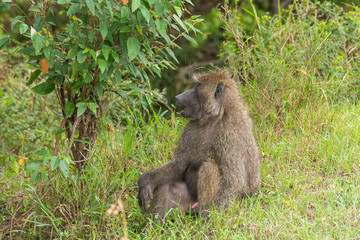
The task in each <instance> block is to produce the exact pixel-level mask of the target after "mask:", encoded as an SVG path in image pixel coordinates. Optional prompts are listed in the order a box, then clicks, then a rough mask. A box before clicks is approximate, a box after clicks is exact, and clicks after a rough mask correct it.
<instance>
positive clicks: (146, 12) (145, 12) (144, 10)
mask: <svg viewBox="0 0 360 240" xmlns="http://www.w3.org/2000/svg"><path fill="white" fill-rule="evenodd" d="M140 11H141V13H142V15H143V17H144V18H145V20H146V22H147V23H149V22H150V11H149V9H147V8H146V7H145V6H144V5H141V6H140Z"/></svg>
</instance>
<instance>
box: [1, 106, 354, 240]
mask: <svg viewBox="0 0 360 240" xmlns="http://www.w3.org/2000/svg"><path fill="white" fill-rule="evenodd" d="M250 108H251V103H250ZM283 115H284V120H283V121H282V124H279V123H278V121H277V120H275V119H274V120H271V119H270V120H268V121H267V122H257V121H255V124H254V125H255V126H254V130H255V133H256V136H257V139H258V142H259V146H260V149H261V151H262V154H263V159H262V168H261V173H262V184H261V188H260V189H259V191H258V192H257V193H256V194H255V195H254V196H252V197H250V198H246V199H244V200H243V201H241V202H239V203H233V204H232V205H231V206H230V208H229V210H227V211H224V212H220V213H218V212H212V213H211V215H210V220H209V222H208V223H206V224H201V223H200V221H198V219H196V218H195V217H190V216H185V215H182V214H175V218H174V221H173V222H169V223H167V224H166V226H165V227H164V228H161V227H160V229H163V230H162V231H161V230H159V229H153V228H152V226H151V224H148V223H149V221H150V220H149V219H148V218H147V217H148V216H144V215H142V214H141V213H140V209H139V208H138V206H137V200H136V195H137V184H136V179H137V177H138V175H139V173H140V171H147V170H150V169H152V168H154V167H157V166H160V165H162V164H164V163H165V162H167V161H168V159H171V156H172V152H173V150H174V148H175V146H176V141H177V139H178V138H179V134H180V132H181V129H182V127H183V126H184V124H185V122H184V121H183V120H182V119H181V118H172V120H166V119H164V118H159V119H157V118H152V119H151V120H150V121H149V122H144V121H142V120H141V119H139V118H137V119H136V118H134V119H135V120H134V119H133V120H132V122H129V123H128V125H127V126H126V127H125V126H123V127H119V128H118V129H115V130H114V132H110V131H107V130H106V129H105V126H104V130H103V131H102V134H101V137H100V138H99V140H98V146H97V148H96V151H95V153H94V154H93V156H92V158H91V159H90V164H89V166H88V167H87V168H86V170H85V172H84V174H83V175H81V176H78V175H77V174H76V173H75V172H71V174H70V176H69V177H68V178H64V177H62V176H60V177H59V179H58V180H56V183H55V185H54V187H53V188H51V190H50V192H49V193H48V194H47V196H46V197H45V198H44V199H43V200H42V201H39V200H38V197H37V196H36V194H34V192H33V191H32V190H31V187H30V186H26V185H23V186H22V188H19V189H17V191H16V192H13V193H12V194H10V195H11V196H12V197H14V198H16V199H10V198H8V199H2V200H1V201H2V204H3V205H2V210H1V214H2V216H3V217H8V215H9V214H11V209H12V208H14V206H15V207H16V206H18V205H19V202H17V201H20V200H21V199H22V198H25V199H28V200H27V201H28V202H29V203H30V202H37V208H36V210H34V211H33V212H32V214H31V215H30V216H29V217H28V218H27V219H26V220H25V219H24V220H23V221H21V224H20V225H17V226H15V228H14V229H13V232H12V233H11V234H12V236H13V237H15V238H22V239H34V238H40V236H42V237H43V239H48V238H49V237H55V236H57V237H60V236H61V235H62V236H63V238H64V239H67V238H69V239H79V238H80V239H113V238H117V237H119V236H123V235H124V227H123V226H124V224H123V220H122V218H121V216H118V217H108V216H105V215H104V213H105V212H106V210H107V209H108V208H109V207H110V205H111V204H113V203H115V202H116V201H117V199H118V197H121V199H122V202H123V204H124V205H125V213H126V216H127V217H126V219H127V220H126V221H127V231H128V234H129V239H168V238H170V239H173V238H179V239H208V238H211V239H241V238H244V239H252V238H254V239H257V238H271V239H272V238H286V239H327V238H336V239H339V238H340V239H356V238H358V237H359V236H360V222H359V221H360V215H359V208H360V188H359V185H360V176H359V175H358V171H359V154H358V153H359V152H360V149H359V148H360V147H359V142H360V135H359V132H360V125H359V124H358V122H359V119H360V108H359V107H358V106H356V105H349V104H344V105H341V104H339V105H334V106H331V107H330V108H327V107H326V105H325V104H324V105H319V108H317V109H314V108H308V107H305V108H303V109H302V110H301V111H299V112H284V113H283ZM155 116H157V115H155ZM254 119H256V117H254ZM9 167H10V164H8V163H5V164H4V166H2V167H1V175H0V178H1V182H4V181H5V182H6V184H3V185H2V190H3V189H4V187H9V186H11V184H13V182H12V181H18V182H21V181H22V178H19V176H12V177H11V178H10V179H9V178H7V177H6V176H5V174H4V173H5V172H6V169H7V168H9ZM10 195H8V196H10ZM11 200H12V201H11ZM27 206H29V205H27ZM25 209H26V207H25ZM4 223H5V222H4ZM9 234H10V233H7V234H6V235H4V236H3V237H5V238H6V237H9Z"/></svg>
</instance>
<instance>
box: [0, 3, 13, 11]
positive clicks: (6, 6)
mask: <svg viewBox="0 0 360 240" xmlns="http://www.w3.org/2000/svg"><path fill="white" fill-rule="evenodd" d="M10 7H11V4H10V3H0V12H4V11H6V10H8V9H9V8H10Z"/></svg>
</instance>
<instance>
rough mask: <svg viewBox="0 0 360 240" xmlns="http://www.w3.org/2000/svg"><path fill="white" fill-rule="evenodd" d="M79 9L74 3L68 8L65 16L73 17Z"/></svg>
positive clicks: (78, 5) (77, 4)
mask: <svg viewBox="0 0 360 240" xmlns="http://www.w3.org/2000/svg"><path fill="white" fill-rule="evenodd" d="M80 9H81V5H80V4H79V3H74V4H72V5H71V6H70V7H69V9H68V11H67V13H66V14H67V15H68V16H71V15H74V14H75V13H77V12H79V11H80Z"/></svg>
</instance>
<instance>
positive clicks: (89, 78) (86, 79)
mask: <svg viewBox="0 0 360 240" xmlns="http://www.w3.org/2000/svg"><path fill="white" fill-rule="evenodd" d="M84 80H85V82H86V83H90V82H92V80H93V78H92V76H91V74H90V73H86V76H85V78H84Z"/></svg>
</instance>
